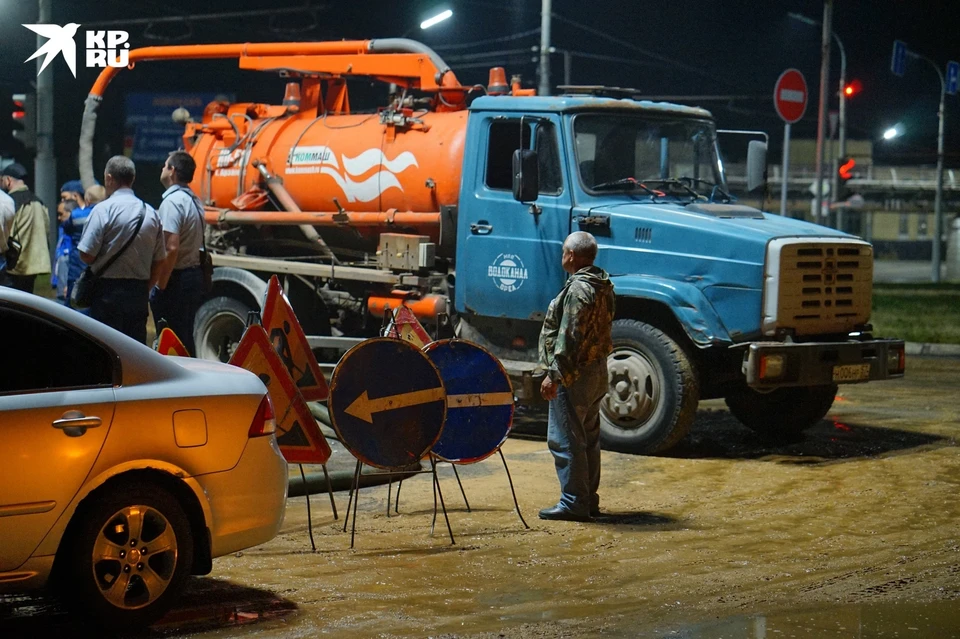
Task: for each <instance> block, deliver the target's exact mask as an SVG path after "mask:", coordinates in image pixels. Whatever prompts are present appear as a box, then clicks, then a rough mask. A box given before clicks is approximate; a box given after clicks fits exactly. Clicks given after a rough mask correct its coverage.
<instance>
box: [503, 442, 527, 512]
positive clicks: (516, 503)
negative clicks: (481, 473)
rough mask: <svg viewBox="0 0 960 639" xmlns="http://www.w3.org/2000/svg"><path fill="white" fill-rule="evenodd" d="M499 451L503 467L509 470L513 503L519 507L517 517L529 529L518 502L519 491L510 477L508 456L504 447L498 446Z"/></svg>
mask: <svg viewBox="0 0 960 639" xmlns="http://www.w3.org/2000/svg"><path fill="white" fill-rule="evenodd" d="M497 452H498V453H500V461H502V462H503V469H504V470H505V471H507V481H508V482H510V494H511V495H513V505H514V506H516V508H517V517H519V518H520V521H522V522H523V526H524V528H527V529H529V528H530V526H529V524H527V521H526V520H525V519H524V518H523V513H521V512H520V504H519V502H517V491H515V490H514V489H513V478H512V477H510V468H509V467H508V466H507V458H506V457H504V456H503V449H502V448H498V449H497Z"/></svg>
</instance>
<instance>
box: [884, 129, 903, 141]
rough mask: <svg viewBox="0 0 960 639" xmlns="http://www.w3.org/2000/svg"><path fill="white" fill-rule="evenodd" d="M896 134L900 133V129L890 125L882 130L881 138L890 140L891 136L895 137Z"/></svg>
mask: <svg viewBox="0 0 960 639" xmlns="http://www.w3.org/2000/svg"><path fill="white" fill-rule="evenodd" d="M898 135H900V131H899V130H898V129H897V127H895V126H892V127H890V128H889V129H887V130H886V131H884V132H883V139H884V140H892V139H893V138H895V137H897V136H898Z"/></svg>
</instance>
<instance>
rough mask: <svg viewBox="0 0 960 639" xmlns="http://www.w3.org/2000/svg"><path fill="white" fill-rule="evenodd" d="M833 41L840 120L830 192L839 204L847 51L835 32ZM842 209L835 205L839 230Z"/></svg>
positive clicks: (845, 104)
mask: <svg viewBox="0 0 960 639" xmlns="http://www.w3.org/2000/svg"><path fill="white" fill-rule="evenodd" d="M833 41H834V42H836V43H837V48H838V49H840V89H839V91H838V92H837V95H839V96H840V121H839V123H838V128H839V138H840V142H839V146H838V148H837V161H836V162H835V163H834V167H835V168H834V170H833V188H832V189H831V190H830V192H831V193H833V198H832V199H833V201H834V202H837V204H839V201H838V199H839V197H840V176H839V174H838V172H837V167H839V166H840V158H845V157H846V156H847V93H846V88H847V52H846V51H844V49H843V43H842V42H840V38H838V37H837V34H836V33H833ZM843 209H844V207H843V206H838V207H837V229H838V230H840V231H842V230H843Z"/></svg>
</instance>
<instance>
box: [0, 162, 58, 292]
mask: <svg viewBox="0 0 960 639" xmlns="http://www.w3.org/2000/svg"><path fill="white" fill-rule="evenodd" d="M26 177H27V170H26V169H25V168H23V165H21V164H18V163H16V162H14V163H13V164H10V165H8V166H7V167H6V168H4V169H3V171H0V188H2V189H3V190H4V191H6V192H7V193H9V194H10V197H11V198H13V202H14V207H15V208H16V213H15V214H14V216H13V225H12V227H11V229H10V235H9V237H13V238H16V239H17V240H18V241H19V242H20V245H21V247H22V248H21V250H20V259H19V260H17V264H16V266H14V267H13V268H7V269H6V272H7V277H8V278H9V280H10V286H12V287H13V288H16V289H19V290H21V291H26V292H27V293H32V292H33V285H34V282H35V281H36V279H37V275H39V274H41V273H49V272H50V247H49V244H48V239H47V238H48V237H49V236H50V217H49V216H48V214H47V207H45V206H44V205H43V202H41V201H40V199H39V198H38V197H37V196H36V195H34V194H33V193H32V192H31V191H30V189H28V188H27V185H26V184H24V182H23V180H24V178H26Z"/></svg>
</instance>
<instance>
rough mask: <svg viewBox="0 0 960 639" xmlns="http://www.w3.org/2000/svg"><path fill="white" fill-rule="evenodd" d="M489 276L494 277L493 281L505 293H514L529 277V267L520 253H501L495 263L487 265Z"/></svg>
mask: <svg viewBox="0 0 960 639" xmlns="http://www.w3.org/2000/svg"><path fill="white" fill-rule="evenodd" d="M487 277H492V278H493V283H494V284H496V285H497V288H499V289H500V290H501V291H503V292H504V293H512V292H514V291H515V290H517V289H518V288H520V287H521V286H523V283H524V282H525V281H526V279H527V269H526V268H525V267H524V266H523V260H521V259H520V256H519V255H514V254H512V253H501V254H500V255H498V256H497V259H495V260H493V264H491V265H490V266H488V267H487Z"/></svg>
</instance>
